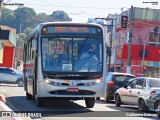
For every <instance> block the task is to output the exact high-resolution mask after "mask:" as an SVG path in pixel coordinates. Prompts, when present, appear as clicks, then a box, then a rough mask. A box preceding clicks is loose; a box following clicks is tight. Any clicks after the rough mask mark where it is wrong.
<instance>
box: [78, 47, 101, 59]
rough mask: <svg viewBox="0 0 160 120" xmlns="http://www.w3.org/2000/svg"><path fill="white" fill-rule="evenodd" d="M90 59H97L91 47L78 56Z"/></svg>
mask: <svg viewBox="0 0 160 120" xmlns="http://www.w3.org/2000/svg"><path fill="white" fill-rule="evenodd" d="M87 58H88V59H91V60H95V61H98V59H97V57H96V55H95V54H94V50H93V49H92V48H89V49H88V51H87V52H85V53H83V54H82V55H81V56H80V59H81V60H82V59H87Z"/></svg>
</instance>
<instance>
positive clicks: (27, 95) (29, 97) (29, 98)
mask: <svg viewBox="0 0 160 120" xmlns="http://www.w3.org/2000/svg"><path fill="white" fill-rule="evenodd" d="M26 98H27V100H31V99H32V95H31V94H29V93H28V92H26Z"/></svg>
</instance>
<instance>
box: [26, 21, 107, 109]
mask: <svg viewBox="0 0 160 120" xmlns="http://www.w3.org/2000/svg"><path fill="white" fill-rule="evenodd" d="M104 36H105V35H104V31H103V27H102V26H101V25H98V24H91V23H90V24H89V23H72V22H47V23H41V24H39V25H38V26H37V27H36V28H35V29H34V30H33V32H31V33H30V34H29V35H28V36H27V37H26V39H25V43H24V58H23V59H24V69H23V72H24V90H25V92H26V98H27V99H28V100H31V99H35V101H36V105H37V106H39V107H43V106H44V105H45V101H46V100H47V99H64V100H66V99H67V100H85V104H86V107H88V108H92V107H94V104H95V98H96V97H104V96H105V91H106V90H105V89H106V84H105V83H106V82H105V79H106V59H107V58H106V56H107V55H106V54H107V47H106V43H105V37H104ZM83 53H87V54H88V56H87V54H86V55H85V56H83ZM81 56H83V57H81Z"/></svg>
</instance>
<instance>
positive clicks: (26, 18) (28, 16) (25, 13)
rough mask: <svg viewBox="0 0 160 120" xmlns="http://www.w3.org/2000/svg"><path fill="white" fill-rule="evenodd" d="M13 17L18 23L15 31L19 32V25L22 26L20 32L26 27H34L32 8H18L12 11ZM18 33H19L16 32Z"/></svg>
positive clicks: (34, 16)
mask: <svg viewBox="0 0 160 120" xmlns="http://www.w3.org/2000/svg"><path fill="white" fill-rule="evenodd" d="M14 15H15V16H16V19H17V21H18V22H19V23H17V26H18V28H19V29H18V28H17V30H20V23H21V25H22V27H21V31H22V32H23V30H24V29H25V28H27V27H32V28H33V27H35V26H36V25H35V23H36V20H37V19H36V18H37V17H36V16H37V14H36V12H35V11H34V9H33V8H28V7H23V8H18V9H16V10H15V11H14ZM18 32H19V31H18Z"/></svg>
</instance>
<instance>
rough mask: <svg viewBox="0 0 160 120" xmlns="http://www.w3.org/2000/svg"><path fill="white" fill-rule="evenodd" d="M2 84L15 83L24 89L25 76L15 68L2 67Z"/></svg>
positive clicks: (0, 76) (0, 80)
mask: <svg viewBox="0 0 160 120" xmlns="http://www.w3.org/2000/svg"><path fill="white" fill-rule="evenodd" d="M0 83H13V84H17V85H18V86H19V87H22V86H23V74H22V72H20V71H18V70H16V69H14V68H9V67H0Z"/></svg>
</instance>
